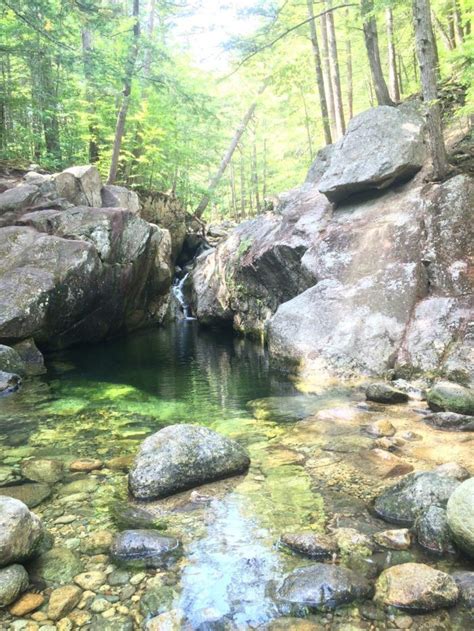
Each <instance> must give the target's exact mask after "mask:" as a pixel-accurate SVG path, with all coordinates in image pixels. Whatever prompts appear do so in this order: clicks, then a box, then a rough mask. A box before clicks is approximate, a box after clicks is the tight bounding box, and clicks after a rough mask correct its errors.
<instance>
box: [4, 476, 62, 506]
mask: <svg viewBox="0 0 474 631" xmlns="http://www.w3.org/2000/svg"><path fill="white" fill-rule="evenodd" d="M1 492H2V493H3V495H6V496H8V497H11V498H14V499H17V500H19V501H20V502H23V504H26V506H27V507H28V508H35V506H38V505H39V504H41V502H43V501H44V500H45V499H47V498H48V497H49V496H50V495H51V493H52V489H51V487H50V486H49V485H48V484H44V483H43V482H26V483H23V484H14V485H11V486H4V487H2V489H1Z"/></svg>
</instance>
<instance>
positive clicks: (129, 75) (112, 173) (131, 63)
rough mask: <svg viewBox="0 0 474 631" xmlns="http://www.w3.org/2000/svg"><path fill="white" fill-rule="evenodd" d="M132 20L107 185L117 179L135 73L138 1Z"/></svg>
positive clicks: (134, 6)
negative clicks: (131, 36)
mask: <svg viewBox="0 0 474 631" xmlns="http://www.w3.org/2000/svg"><path fill="white" fill-rule="evenodd" d="M133 18H134V24H133V38H132V42H131V44H130V52H129V55H128V59H127V62H126V67H125V74H124V82H123V97H122V104H121V106H120V109H119V113H118V116H117V125H116V127H115V138H114V144H113V148H112V158H111V161H110V170H109V177H108V179H107V182H108V183H109V184H113V183H114V182H115V179H116V177H117V170H118V164H119V158H120V149H121V147H122V139H123V135H124V133H125V123H126V120H127V112H128V108H129V104H130V95H131V92H132V80H133V75H134V72H135V64H136V62H137V57H138V45H139V39H140V0H133Z"/></svg>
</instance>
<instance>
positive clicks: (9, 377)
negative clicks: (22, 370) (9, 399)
mask: <svg viewBox="0 0 474 631" xmlns="http://www.w3.org/2000/svg"><path fill="white" fill-rule="evenodd" d="M20 386H21V377H20V375H15V374H14V373H11V372H4V371H3V370H0V397H1V396H3V395H5V394H11V393H12V392H15V391H16V390H18V388H19V387H20Z"/></svg>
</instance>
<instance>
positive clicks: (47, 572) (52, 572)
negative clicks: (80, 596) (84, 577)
mask: <svg viewBox="0 0 474 631" xmlns="http://www.w3.org/2000/svg"><path fill="white" fill-rule="evenodd" d="M82 569H83V565H82V561H81V559H80V557H79V555H78V554H77V553H76V552H73V551H72V550H69V548H62V547H56V548H52V549H51V550H48V551H47V552H45V553H44V554H42V555H41V556H39V557H38V558H37V559H35V560H34V561H33V562H32V563H31V564H30V566H29V570H30V573H31V575H32V576H33V577H34V578H35V579H42V580H44V581H46V582H47V583H53V584H57V585H64V584H66V583H71V582H72V580H73V578H74V576H77V574H80V573H81V572H82Z"/></svg>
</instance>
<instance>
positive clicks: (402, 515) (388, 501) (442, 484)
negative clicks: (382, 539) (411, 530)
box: [374, 472, 459, 526]
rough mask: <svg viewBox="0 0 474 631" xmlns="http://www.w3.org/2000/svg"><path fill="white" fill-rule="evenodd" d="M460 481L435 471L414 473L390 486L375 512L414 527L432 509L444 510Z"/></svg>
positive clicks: (375, 507)
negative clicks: (426, 511) (429, 508)
mask: <svg viewBox="0 0 474 631" xmlns="http://www.w3.org/2000/svg"><path fill="white" fill-rule="evenodd" d="M458 486H459V482H458V481H457V480H455V479H454V478H451V477H449V476H445V475H440V474H438V473H432V472H418V473H411V474H409V475H407V476H405V477H404V478H403V479H402V480H400V482H397V484H395V485H393V486H390V487H388V488H387V489H386V490H385V491H384V492H383V493H382V494H381V495H380V496H379V497H377V498H376V500H375V503H374V509H375V512H376V513H377V514H378V515H379V516H380V517H382V519H384V520H385V521H388V522H391V523H395V524H402V525H406V526H412V525H413V524H414V522H415V519H416V517H417V516H418V515H419V514H420V513H421V512H422V511H423V510H425V509H427V508H428V507H429V506H431V505H434V506H441V507H445V506H446V504H447V502H448V499H449V497H450V496H451V494H452V493H453V491H454V490H455V489H456V488H457V487H458Z"/></svg>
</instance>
